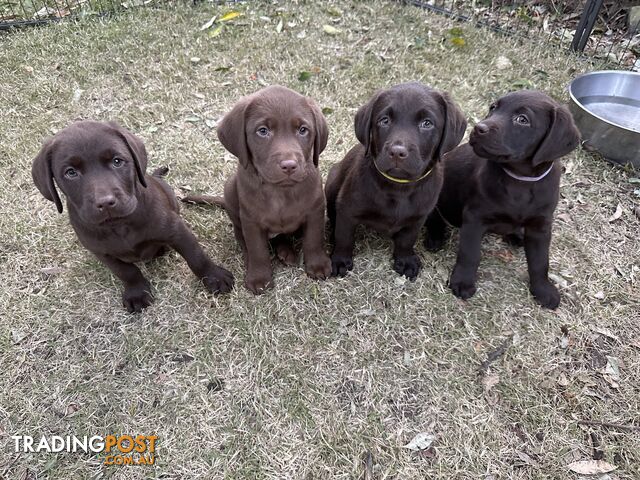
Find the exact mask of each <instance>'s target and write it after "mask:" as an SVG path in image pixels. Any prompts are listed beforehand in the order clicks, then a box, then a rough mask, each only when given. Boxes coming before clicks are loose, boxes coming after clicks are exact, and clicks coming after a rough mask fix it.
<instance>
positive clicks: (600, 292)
mask: <svg viewBox="0 0 640 480" xmlns="http://www.w3.org/2000/svg"><path fill="white" fill-rule="evenodd" d="M593 298H597V299H598V300H604V292H603V291H602V290H600V291H599V292H596V293H594V294H593Z"/></svg>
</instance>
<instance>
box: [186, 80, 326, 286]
mask: <svg viewBox="0 0 640 480" xmlns="http://www.w3.org/2000/svg"><path fill="white" fill-rule="evenodd" d="M218 138H219V139H220V141H221V142H222V144H223V145H224V146H225V148H226V149H227V150H229V151H230V152H231V153H233V154H234V155H235V156H236V157H238V160H239V166H238V170H237V171H236V173H235V174H234V175H233V176H232V177H231V178H229V180H228V181H227V182H226V184H225V188H224V201H223V202H220V199H219V197H218V198H216V197H207V196H188V197H185V198H184V199H183V201H186V202H196V203H213V204H218V205H220V204H221V203H223V205H224V207H225V209H226V211H227V213H228V214H229V217H230V218H231V221H232V222H233V226H234V232H235V236H236V239H237V240H238V242H239V244H240V246H241V247H242V250H243V254H244V256H245V266H246V276H245V282H244V283H245V285H246V287H247V288H248V289H249V290H250V291H252V292H253V293H256V294H258V293H262V292H263V291H264V290H265V289H266V288H269V287H271V286H272V277H273V273H272V267H271V258H270V254H269V241H270V240H271V243H272V246H273V247H274V248H275V250H276V253H277V256H278V257H279V258H280V259H281V260H282V261H284V262H285V263H287V264H294V263H296V261H297V254H296V252H295V250H294V246H293V244H292V238H291V237H292V236H295V235H301V236H302V249H303V252H304V262H305V269H306V272H307V274H308V275H309V276H310V277H311V278H319V279H324V278H326V277H328V276H329V274H330V273H331V263H330V261H329V257H328V256H327V254H326V252H325V251H324V207H325V200H324V194H323V191H322V179H321V177H320V173H319V171H318V168H317V167H318V161H319V157H320V153H321V152H322V151H323V150H324V148H325V146H326V144H327V138H328V130H327V124H326V121H325V119H324V116H323V115H322V112H320V109H319V108H318V106H317V105H316V104H315V102H313V100H311V99H309V98H306V97H304V96H302V95H300V94H298V93H296V92H294V91H292V90H289V89H288V88H285V87H281V86H271V87H267V88H264V89H262V90H260V91H258V92H256V93H254V94H253V95H249V96H247V97H244V98H242V99H241V100H240V101H239V102H238V103H237V104H236V105H235V106H234V107H233V108H232V110H231V111H230V112H229V113H228V114H226V115H225V117H224V118H223V120H222V122H221V123H220V125H219V126H218Z"/></svg>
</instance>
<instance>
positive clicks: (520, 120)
mask: <svg viewBox="0 0 640 480" xmlns="http://www.w3.org/2000/svg"><path fill="white" fill-rule="evenodd" d="M514 121H515V122H516V123H519V124H520V125H529V119H528V118H527V116H526V115H518V116H517V117H516V118H514Z"/></svg>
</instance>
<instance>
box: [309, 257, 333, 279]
mask: <svg viewBox="0 0 640 480" xmlns="http://www.w3.org/2000/svg"><path fill="white" fill-rule="evenodd" d="M304 267H305V271H306V272H307V275H308V276H309V277H310V278H313V279H315V280H324V279H326V278H329V277H330V276H331V272H332V263H331V259H330V258H329V257H328V256H327V255H326V254H324V253H323V254H321V255H316V256H314V257H312V258H308V259H307V258H305V261H304Z"/></svg>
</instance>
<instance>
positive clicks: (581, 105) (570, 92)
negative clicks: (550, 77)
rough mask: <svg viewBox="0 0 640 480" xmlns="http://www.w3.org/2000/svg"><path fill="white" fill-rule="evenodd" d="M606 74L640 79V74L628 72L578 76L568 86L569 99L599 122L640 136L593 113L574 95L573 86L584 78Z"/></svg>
mask: <svg viewBox="0 0 640 480" xmlns="http://www.w3.org/2000/svg"><path fill="white" fill-rule="evenodd" d="M605 73H614V74H621V75H631V76H637V77H638V78H639V79H640V72H631V71H628V70H595V71H593V72H587V73H583V74H581V75H578V76H577V77H575V78H574V79H573V80H571V82H569V85H568V86H567V90H568V92H569V98H570V99H571V101H572V103H574V104H575V105H576V106H578V107H579V108H580V109H582V110H583V111H585V112H586V113H588V114H589V115H591V116H592V117H595V118H597V119H598V120H600V121H601V122H604V123H606V124H607V125H611V126H612V127H616V128H619V129H621V130H624V131H625V132H630V133H634V134H636V135H640V131H638V130H632V129H630V128H627V127H625V126H622V125H619V124H617V123H615V122H613V121H611V120H608V119H606V118H604V117H601V116H600V115H597V114H596V113H594V112H592V111H591V110H589V109H587V108H586V107H585V106H584V105H583V104H582V102H580V101H579V100H578V99H577V98H576V96H575V95H574V94H573V88H572V87H573V84H574V83H575V82H576V81H578V80H579V79H581V78H584V77H591V76H594V75H602V74H605Z"/></svg>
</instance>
